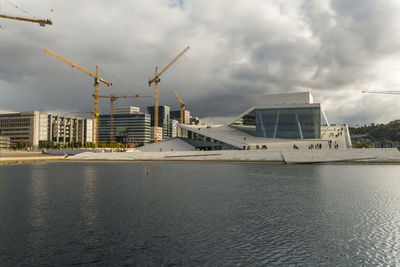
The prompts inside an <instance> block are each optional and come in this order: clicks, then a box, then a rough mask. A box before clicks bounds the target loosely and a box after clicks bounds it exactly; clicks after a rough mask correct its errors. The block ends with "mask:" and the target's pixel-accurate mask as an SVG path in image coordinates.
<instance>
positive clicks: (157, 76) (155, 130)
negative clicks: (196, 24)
mask: <svg viewBox="0 0 400 267" xmlns="http://www.w3.org/2000/svg"><path fill="white" fill-rule="evenodd" d="M189 48H190V47H189V46H187V47H186V48H185V49H183V51H182V52H180V53H179V55H177V56H176V57H175V58H174V59H173V60H172V61H171V62H170V63H169V64H168V65H167V66H166V67H165V68H164V69H163V70H162V71H160V72H158V67H156V69H155V75H154V78H153V79H149V86H151V84H152V83H154V141H155V142H157V141H158V140H157V135H156V133H157V128H158V84H159V83H160V81H161V80H160V76H161V75H162V74H163V73H164V72H165V71H166V70H167V69H168V68H169V67H171V65H172V64H174V63H175V62H176V61H177V60H178V59H179V58H180V57H181V56H182V55H183V54H185V52H186V51H188V50H189Z"/></svg>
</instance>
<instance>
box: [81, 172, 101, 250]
mask: <svg viewBox="0 0 400 267" xmlns="http://www.w3.org/2000/svg"><path fill="white" fill-rule="evenodd" d="M99 175H100V174H99V173H98V171H97V170H96V168H95V166H94V165H85V166H84V168H83V170H82V177H81V178H80V179H82V183H83V184H82V186H83V188H82V190H81V196H80V215H81V219H82V221H81V222H82V224H83V225H82V226H81V227H80V229H81V231H80V233H79V239H80V242H81V245H82V251H81V253H82V255H85V257H88V258H93V257H94V256H93V255H92V256H91V254H92V253H94V251H95V249H96V248H97V246H98V244H99V243H100V241H99V240H100V237H101V235H100V234H99V229H98V224H99V221H98V215H99V213H98V209H99V207H98V205H99V204H98V202H97V199H96V196H97V194H98V192H97V178H98V176H99Z"/></svg>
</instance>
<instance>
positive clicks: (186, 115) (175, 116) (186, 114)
mask: <svg viewBox="0 0 400 267" xmlns="http://www.w3.org/2000/svg"><path fill="white" fill-rule="evenodd" d="M170 114H171V115H170V119H171V120H177V121H178V122H179V123H180V122H181V111H180V110H172V111H171V112H170ZM183 124H190V111H189V110H184V111H183Z"/></svg>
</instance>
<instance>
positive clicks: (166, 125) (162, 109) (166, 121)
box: [147, 106, 171, 139]
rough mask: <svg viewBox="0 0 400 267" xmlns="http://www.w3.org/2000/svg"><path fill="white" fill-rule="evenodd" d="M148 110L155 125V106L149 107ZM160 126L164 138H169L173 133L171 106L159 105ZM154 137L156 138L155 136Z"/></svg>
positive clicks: (152, 124) (152, 123)
mask: <svg viewBox="0 0 400 267" xmlns="http://www.w3.org/2000/svg"><path fill="white" fill-rule="evenodd" d="M147 112H148V113H149V114H150V116H151V126H152V127H154V106H151V107H147ZM158 127H161V128H162V136H163V139H169V138H170V136H171V133H170V108H169V107H168V106H158ZM152 138H154V136H153V137H152Z"/></svg>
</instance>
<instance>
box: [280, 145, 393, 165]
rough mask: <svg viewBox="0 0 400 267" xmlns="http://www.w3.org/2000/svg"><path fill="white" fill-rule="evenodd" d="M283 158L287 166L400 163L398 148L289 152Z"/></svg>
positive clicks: (283, 152)
mask: <svg viewBox="0 0 400 267" xmlns="http://www.w3.org/2000/svg"><path fill="white" fill-rule="evenodd" d="M282 157H283V159H284V161H285V162H286V163H287V164H310V163H328V162H332V163H334V162H371V163H372V162H373V163H399V162H400V152H399V151H398V150H397V149H396V148H384V149H380V148H371V149H329V150H326V149H325V150H319V149H310V150H287V151H282Z"/></svg>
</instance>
